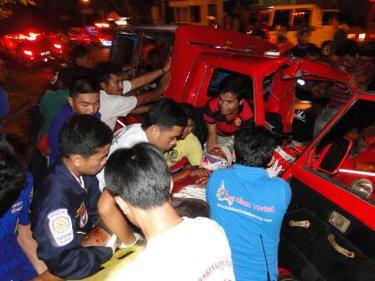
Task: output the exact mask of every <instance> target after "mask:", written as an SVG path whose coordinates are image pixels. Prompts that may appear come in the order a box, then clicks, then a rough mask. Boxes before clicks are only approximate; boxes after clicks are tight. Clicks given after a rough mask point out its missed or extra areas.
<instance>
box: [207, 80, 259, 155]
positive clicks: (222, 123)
mask: <svg viewBox="0 0 375 281" xmlns="http://www.w3.org/2000/svg"><path fill="white" fill-rule="evenodd" d="M248 83H249V81H248V80H247V79H245V78H244V77H242V76H239V75H229V76H227V77H225V78H224V79H223V80H222V82H221V83H220V87H219V96H218V97H217V98H214V99H211V100H209V101H208V102H207V104H206V106H205V108H204V120H205V122H206V124H207V128H208V140H207V150H210V149H211V148H212V147H214V146H215V145H217V144H218V143H222V144H225V145H228V143H229V145H228V146H229V147H230V148H231V146H232V145H231V143H233V141H231V140H230V139H232V138H233V135H234V134H235V133H236V131H237V130H238V128H239V127H240V126H241V125H242V126H244V125H246V124H251V123H252V122H253V112H252V110H251V108H250V105H249V104H248V102H247V101H246V100H245V99H244V97H245V96H246V92H247V91H250V89H249V87H248V86H249V84H248ZM221 140H223V142H222V141H221ZM227 141H228V142H227Z"/></svg>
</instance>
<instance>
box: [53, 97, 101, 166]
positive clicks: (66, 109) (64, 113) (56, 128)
mask: <svg viewBox="0 0 375 281" xmlns="http://www.w3.org/2000/svg"><path fill="white" fill-rule="evenodd" d="M74 114H75V113H74V111H73V109H72V107H71V106H70V105H69V103H66V104H65V105H63V107H62V108H61V109H60V110H59V112H58V113H57V114H56V116H55V118H54V119H53V121H52V123H51V126H50V128H49V132H48V149H49V159H48V160H49V165H50V166H51V165H53V164H55V163H56V162H58V161H59V154H60V149H59V132H60V130H61V129H62V127H63V126H64V123H65V122H66V120H68V119H69V118H70V117H72V116H73V115H74ZM95 117H96V118H98V119H100V113H99V112H97V113H96V114H95Z"/></svg>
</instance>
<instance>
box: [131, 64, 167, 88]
mask: <svg viewBox="0 0 375 281" xmlns="http://www.w3.org/2000/svg"><path fill="white" fill-rule="evenodd" d="M169 68H170V60H168V62H167V64H166V65H165V66H163V67H162V68H160V69H157V70H154V71H151V72H148V73H145V74H143V75H141V76H139V77H136V78H134V79H132V80H131V81H130V84H131V90H136V89H138V88H140V87H143V86H145V85H147V84H150V83H151V82H152V81H154V80H155V79H156V78H158V77H160V76H162V75H163V74H165V73H167V72H169Z"/></svg>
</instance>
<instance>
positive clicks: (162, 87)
mask: <svg viewBox="0 0 375 281" xmlns="http://www.w3.org/2000/svg"><path fill="white" fill-rule="evenodd" d="M170 80H171V76H170V74H169V72H167V73H165V74H164V75H163V76H162V77H161V79H160V83H159V89H160V91H161V94H164V92H165V90H167V89H168V86H169V81H170Z"/></svg>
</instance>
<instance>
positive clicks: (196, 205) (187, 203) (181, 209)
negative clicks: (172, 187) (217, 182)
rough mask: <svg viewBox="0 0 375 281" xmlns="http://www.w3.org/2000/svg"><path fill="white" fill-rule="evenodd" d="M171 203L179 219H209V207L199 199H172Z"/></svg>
mask: <svg viewBox="0 0 375 281" xmlns="http://www.w3.org/2000/svg"><path fill="white" fill-rule="evenodd" d="M171 203H172V206H173V208H174V209H175V211H176V212H177V214H178V215H179V216H181V217H188V218H196V217H206V218H209V217H210V206H209V205H208V204H207V202H205V201H203V200H201V199H197V198H179V197H172V200H171Z"/></svg>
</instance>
